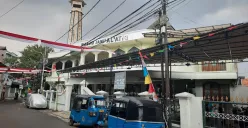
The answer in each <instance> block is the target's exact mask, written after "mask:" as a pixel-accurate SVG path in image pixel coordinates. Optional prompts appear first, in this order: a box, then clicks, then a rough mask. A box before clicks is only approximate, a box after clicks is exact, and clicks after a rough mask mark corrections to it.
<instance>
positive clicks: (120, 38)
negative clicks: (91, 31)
mask: <svg viewBox="0 0 248 128" xmlns="http://www.w3.org/2000/svg"><path fill="white" fill-rule="evenodd" d="M128 40H129V38H128V35H120V36H114V37H107V38H102V39H99V40H96V41H94V42H88V43H87V44H83V46H87V45H97V44H108V43H116V42H122V41H128Z"/></svg>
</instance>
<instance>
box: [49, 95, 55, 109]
mask: <svg viewBox="0 0 248 128" xmlns="http://www.w3.org/2000/svg"><path fill="white" fill-rule="evenodd" d="M53 93H54V90H51V91H50V101H49V109H52V102H53Z"/></svg>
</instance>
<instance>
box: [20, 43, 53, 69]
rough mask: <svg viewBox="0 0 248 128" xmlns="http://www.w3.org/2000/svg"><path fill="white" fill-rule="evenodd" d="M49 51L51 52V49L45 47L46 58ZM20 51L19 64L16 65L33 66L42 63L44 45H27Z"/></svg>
mask: <svg viewBox="0 0 248 128" xmlns="http://www.w3.org/2000/svg"><path fill="white" fill-rule="evenodd" d="M50 52H53V49H52V48H48V47H46V58H47V55H48V53H50ZM21 53H22V56H21V57H20V58H19V59H20V64H19V65H18V67H20V68H35V67H37V66H39V65H40V66H41V64H42V60H43V55H44V53H45V47H42V46H39V45H33V46H27V47H26V48H25V49H24V50H23V51H22V52H21ZM37 68H38V67H37Z"/></svg>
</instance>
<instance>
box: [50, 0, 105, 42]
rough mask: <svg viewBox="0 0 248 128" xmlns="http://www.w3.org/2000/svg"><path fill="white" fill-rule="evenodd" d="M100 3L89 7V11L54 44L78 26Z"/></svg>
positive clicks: (99, 0)
mask: <svg viewBox="0 0 248 128" xmlns="http://www.w3.org/2000/svg"><path fill="white" fill-rule="evenodd" d="M100 2H101V0H98V1H97V2H96V3H95V4H94V6H93V7H91V9H90V10H89V11H88V12H87V13H86V14H85V15H84V16H83V17H82V18H81V19H80V20H79V21H78V22H77V23H76V24H74V25H73V26H72V27H71V28H70V29H69V30H68V31H67V32H66V33H65V34H63V35H62V36H61V37H59V38H58V39H57V40H56V41H55V42H57V41H58V40H60V39H61V38H63V37H64V36H65V35H66V34H67V33H69V32H70V31H71V30H72V29H73V28H74V27H75V26H76V25H78V24H79V23H80V22H81V21H82V20H83V19H84V18H85V17H86V16H87V15H88V14H89V13H90V12H91V11H92V10H93V9H94V8H95V7H96V6H97V5H98V4H99V3H100Z"/></svg>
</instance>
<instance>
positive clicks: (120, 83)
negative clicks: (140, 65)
mask: <svg viewBox="0 0 248 128" xmlns="http://www.w3.org/2000/svg"><path fill="white" fill-rule="evenodd" d="M125 87H126V72H118V73H115V83H114V89H118V90H124V89H125Z"/></svg>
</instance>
